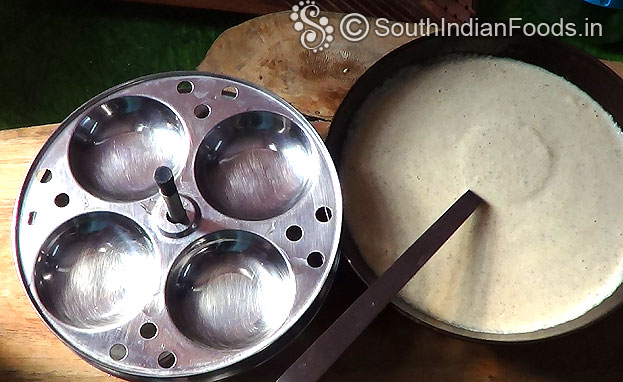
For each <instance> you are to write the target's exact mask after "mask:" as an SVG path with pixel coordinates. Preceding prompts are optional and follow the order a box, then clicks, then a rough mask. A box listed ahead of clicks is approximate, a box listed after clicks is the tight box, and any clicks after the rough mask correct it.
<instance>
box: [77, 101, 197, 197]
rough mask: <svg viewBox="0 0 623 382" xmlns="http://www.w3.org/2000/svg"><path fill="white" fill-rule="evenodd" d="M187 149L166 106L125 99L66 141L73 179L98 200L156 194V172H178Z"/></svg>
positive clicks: (94, 114) (90, 117)
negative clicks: (167, 169)
mask: <svg viewBox="0 0 623 382" xmlns="http://www.w3.org/2000/svg"><path fill="white" fill-rule="evenodd" d="M172 147H175V150H172V149H171V148H172ZM188 149H189V144H188V138H187V137H186V134H185V132H184V128H183V126H182V122H181V121H180V119H179V118H178V117H177V115H175V113H174V112H173V111H172V110H171V109H170V108H169V107H168V106H166V105H165V104H163V103H161V102H158V101H156V100H153V99H151V98H147V97H143V96H123V97H119V98H113V99H111V100H109V101H107V102H103V103H101V104H100V105H99V106H97V107H95V108H93V109H91V110H90V111H89V112H88V113H87V114H86V115H85V116H84V118H82V119H81V120H80V122H79V123H78V126H77V127H76V130H75V132H74V134H73V136H72V138H71V141H70V143H69V165H70V167H71V170H72V172H73V173H74V176H75V177H76V180H77V181H78V182H79V183H80V184H81V185H82V186H83V187H84V188H85V189H86V190H87V191H89V192H91V193H92V194H94V195H96V196H98V197H100V198H102V199H106V200H118V201H128V200H140V199H144V198H146V197H148V196H151V195H153V194H155V193H156V192H157V190H158V189H157V187H156V184H155V183H154V171H155V170H156V168H157V167H158V166H169V167H171V168H172V169H174V171H175V172H179V170H180V168H181V167H182V166H183V164H184V161H185V159H186V157H187V156H188Z"/></svg>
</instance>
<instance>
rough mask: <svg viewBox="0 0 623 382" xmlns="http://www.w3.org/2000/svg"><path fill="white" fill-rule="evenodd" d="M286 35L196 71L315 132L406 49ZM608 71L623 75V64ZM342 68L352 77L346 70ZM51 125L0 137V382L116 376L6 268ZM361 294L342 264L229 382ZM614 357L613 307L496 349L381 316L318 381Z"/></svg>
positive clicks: (605, 376)
mask: <svg viewBox="0 0 623 382" xmlns="http://www.w3.org/2000/svg"><path fill="white" fill-rule="evenodd" d="M286 16H287V15H286ZM284 23H286V24H285V25H286V26H284ZM288 28H291V24H290V23H289V20H284V16H283V15H282V14H277V15H272V16H265V17H262V18H260V19H256V20H252V21H250V22H248V23H246V24H243V25H241V26H238V27H235V28H233V29H231V30H229V31H228V32H226V33H225V34H223V35H222V36H221V37H220V38H219V40H217V43H215V46H214V47H213V49H211V50H210V52H209V53H208V55H207V57H206V61H204V62H203V63H202V64H201V66H200V67H201V68H202V69H206V70H210V71H216V72H222V73H225V74H229V75H233V76H238V77H242V78H246V79H248V80H249V81H252V82H255V83H260V84H261V85H264V86H266V87H268V88H269V89H272V90H273V91H275V92H277V93H279V94H280V95H281V96H283V97H284V98H285V99H286V100H289V101H290V102H292V103H293V104H294V105H295V106H297V107H299V108H300V109H301V110H303V111H305V113H306V114H308V115H312V116H319V119H318V121H317V123H316V126H317V127H318V128H319V129H320V130H321V132H322V133H326V131H327V130H326V129H327V127H328V124H329V122H330V120H331V118H332V117H333V113H334V112H335V109H336V107H337V105H338V104H339V101H340V100H341V98H342V97H343V95H344V94H345V92H346V91H347V90H348V88H349V87H350V86H351V85H352V83H353V82H354V81H355V79H356V78H357V76H358V75H360V74H361V73H362V72H363V71H364V70H365V69H366V68H367V67H369V66H370V65H371V64H372V63H373V62H374V61H375V60H376V59H378V58H379V57H381V56H382V55H383V54H385V53H386V52H388V51H389V50H391V49H392V48H393V47H395V46H397V45H398V44H399V43H401V42H403V41H393V42H392V41H391V40H385V43H381V42H374V41H373V42H372V43H370V44H369V45H365V44H364V45H361V46H359V47H348V46H346V45H344V47H343V48H344V50H345V52H346V53H345V54H341V55H331V54H329V55H325V56H311V55H309V54H307V53H301V50H302V49H301V48H300V47H298V50H296V49H297V47H296V46H295V45H292V44H289V43H288V41H289V40H290V36H289V35H284V34H285V33H290V32H288V30H289V29H288ZM249 39H253V41H249ZM279 41H281V43H280V42H279ZM293 53H298V54H293ZM611 65H612V66H613V68H614V69H615V70H616V71H617V72H618V73H619V74H623V64H621V63H614V64H612V63H611ZM347 67H348V68H351V69H352V70H351V71H349V72H348V73H343V69H344V68H347ZM340 72H342V74H343V75H340ZM260 75H261V76H262V78H260ZM55 127H56V125H46V126H39V127H32V128H22V129H15V130H6V131H1V132H0V175H1V176H0V381H52V382H55V381H59V382H60V381H72V380H76V381H77V380H86V381H113V380H116V379H115V378H112V377H109V376H107V375H106V374H104V373H102V372H100V371H98V370H97V369H95V368H93V367H91V366H90V365H88V364H87V363H86V362H84V361H82V360H80V359H79V358H78V356H76V355H75V354H74V353H73V352H72V351H70V350H69V349H68V348H67V347H65V346H64V345H63V344H62V343H61V342H60V341H59V340H58V339H56V338H55V336H54V335H53V334H52V333H51V332H50V331H48V330H47V329H46V327H45V326H44V324H43V322H42V321H41V320H40V319H39V318H38V317H37V315H36V313H35V311H34V310H33V308H32V307H31V306H30V304H29V302H28V299H27V297H26V295H25V294H24V292H23V290H22V287H21V284H20V282H19V280H18V277H17V273H16V271H15V267H14V265H13V255H12V249H11V218H12V210H13V204H14V200H15V197H16V196H17V195H18V192H19V188H20V186H21V184H22V181H23V178H24V176H25V174H26V171H27V169H28V167H29V166H30V163H31V161H32V159H33V158H34V156H35V155H36V153H37V152H38V150H39V148H40V147H41V145H42V144H43V143H44V142H45V140H46V139H47V138H48V137H49V135H50V134H51V132H52V131H53V130H54V128H55ZM362 288H363V287H362V285H361V283H360V282H359V281H358V279H357V278H356V277H355V276H354V274H353V273H352V272H351V271H350V270H349V269H348V267H347V266H346V264H345V262H343V264H342V265H341V268H340V271H339V276H338V278H337V279H336V281H335V285H334V287H333V288H332V291H331V294H330V295H329V298H328V301H329V303H328V304H326V305H325V307H323V309H322V311H321V312H320V313H319V315H318V317H317V319H316V320H315V321H314V323H313V324H312V326H311V327H310V331H309V332H307V333H306V334H305V335H304V336H302V338H300V339H299V340H297V341H296V342H295V343H294V344H293V345H291V346H290V347H289V348H288V350H287V351H286V352H285V353H286V355H285V357H282V358H279V359H277V358H275V359H273V360H271V361H269V362H267V363H266V364H264V365H263V366H262V367H260V368H258V369H257V370H254V371H252V372H250V373H246V374H243V375H241V376H239V377H235V378H233V379H231V381H239V382H247V381H248V382H261V381H267V382H268V381H274V380H275V379H276V377H277V376H278V375H279V374H280V373H281V372H282V371H283V370H285V368H286V366H287V365H288V363H289V362H292V361H293V360H294V359H295V358H296V356H297V355H298V354H300V353H301V352H302V351H303V349H304V348H305V346H307V345H309V344H310V343H311V342H312V341H313V339H314V338H315V336H317V335H318V334H319V333H320V332H321V331H322V330H323V329H324V328H326V327H327V326H328V325H329V324H330V323H331V321H332V320H333V319H335V318H336V317H337V315H338V314H339V313H340V312H341V311H343V310H344V308H345V307H346V306H347V305H348V304H349V303H350V302H351V301H352V300H353V299H354V298H355V296H356V295H357V294H358V293H360V292H361V291H362ZM620 354H623V311H621V310H618V311H617V312H615V313H614V314H611V315H610V316H608V317H607V318H605V319H603V320H602V321H600V322H599V323H597V324H595V325H594V326H592V327H591V328H589V329H587V330H583V331H581V332H579V333H576V334H573V335H570V336H567V337H564V338H560V339H556V340H552V341H548V342H544V343H539V344H526V345H514V346H504V345H487V344H478V343H472V342H467V341H463V340H458V339H454V338H452V337H450V336H447V335H445V334H441V333H438V332H435V331H433V330H430V329H427V328H424V327H422V326H419V325H416V324H414V323H413V322H411V321H410V320H409V319H407V318H405V317H403V316H401V315H400V314H398V313H397V312H396V311H394V310H392V309H388V310H386V311H385V312H384V313H383V314H382V315H381V316H380V317H379V318H378V319H377V320H376V321H375V322H374V324H373V325H372V326H371V327H370V328H369V329H368V330H367V331H366V332H365V333H364V334H363V335H362V336H361V337H360V338H359V339H358V340H357V342H356V343H355V344H354V345H353V346H351V348H349V349H348V351H347V352H346V353H345V354H344V356H343V357H342V358H341V359H340V360H339V361H338V363H337V364H336V365H335V366H334V367H333V368H331V369H330V371H329V372H328V373H327V375H326V376H325V377H324V378H323V381H326V382H331V381H335V382H350V381H352V382H355V381H357V382H367V381H369V382H378V381H399V382H402V381H412V380H419V381H430V382H436V381H535V382H539V381H565V382H566V381H593V380H594V381H600V382H602V381H620V380H623V363H622V362H620Z"/></svg>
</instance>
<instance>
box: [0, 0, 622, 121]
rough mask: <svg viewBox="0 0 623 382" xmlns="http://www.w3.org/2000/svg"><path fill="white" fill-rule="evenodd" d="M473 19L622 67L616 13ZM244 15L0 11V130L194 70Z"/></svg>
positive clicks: (483, 7) (483, 0)
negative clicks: (568, 29)
mask: <svg viewBox="0 0 623 382" xmlns="http://www.w3.org/2000/svg"><path fill="white" fill-rule="evenodd" d="M478 9H479V18H480V19H481V20H491V21H493V20H504V19H507V18H508V17H524V20H526V21H532V22H541V21H547V22H555V21H557V20H558V19H559V18H560V17H565V19H566V20H567V21H575V22H577V23H582V22H583V20H584V18H585V17H589V19H590V20H591V21H596V22H601V23H603V24H604V28H605V32H606V33H605V36H604V37H603V38H601V39H595V38H593V39H586V38H583V39H579V38H576V39H573V40H572V41H571V42H572V43H574V44H576V45H579V46H581V47H582V48H584V49H586V50H587V51H589V52H590V53H593V54H595V55H597V56H599V57H601V58H608V59H616V60H622V61H623V12H622V11H612V10H606V9H602V8H599V7H595V6H591V5H588V4H585V3H583V2H582V1H581V0H538V1H537V0H521V1H520V0H504V1H502V0H480V2H479V8H478ZM250 17H251V16H247V15H239V14H232V13H223V12H216V11H204V10H196V9H184V8H175V7H166V6H156V5H146V4H135V3H129V2H104V1H95V2H94V1H88V0H82V1H46V2H43V1H41V2H40V1H32V0H22V1H20V0H8V1H3V2H2V3H0V26H1V27H2V33H3V35H2V37H0V57H1V59H2V62H1V64H0V69H1V70H0V129H5V128H10V127H18V126H27V125H36V124H44V123H52V122H59V121H61V120H62V119H63V118H64V117H65V116H67V115H68V114H69V113H70V112H71V111H72V110H74V109H76V108H77V107H78V106H80V105H81V104H82V103H84V102H85V101H87V100H88V99H90V98H91V97H93V96H94V95H96V94H98V93H100V92H102V91H104V90H106V89H108V88H110V87H112V86H114V85H117V84H119V83H122V82H125V81H127V80H130V79H133V78H136V77H139V76H142V75H146V74H151V73H157V72H163V71H170V70H186V69H194V68H195V67H196V66H197V65H198V64H199V62H201V60H202V59H203V57H204V55H205V53H206V51H207V50H208V48H209V47H210V45H211V44H212V42H213V41H214V40H215V39H216V37H218V35H219V34H220V33H222V32H223V31H224V30H225V29H227V28H229V27H231V26H234V25H236V24H239V23H241V22H243V21H245V20H247V19H249V18H250Z"/></svg>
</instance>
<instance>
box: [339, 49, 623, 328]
mask: <svg viewBox="0 0 623 382" xmlns="http://www.w3.org/2000/svg"><path fill="white" fill-rule="evenodd" d="M354 124H355V125H354V126H353V128H354V129H353V130H352V135H351V136H350V137H349V142H348V146H347V152H346V154H347V155H346V156H345V160H344V162H343V163H342V172H341V174H342V181H343V187H344V193H345V210H346V218H347V221H348V224H349V227H350V229H351V232H352V234H353V236H354V239H355V241H356V242H357V244H358V246H359V248H360V250H361V252H362V255H363V256H364V257H365V259H366V260H367V261H368V263H369V264H370V265H371V267H372V268H373V269H374V270H375V271H376V272H377V273H382V272H383V271H384V270H385V269H387V268H388V267H389V266H390V265H391V264H392V263H393V262H394V261H395V260H396V259H397V258H398V256H399V255H400V254H401V253H402V252H404V250H406V249H407V247H408V246H409V245H410V244H411V243H412V242H413V241H414V240H415V239H416V238H417V237H418V236H419V235H421V234H422V233H423V232H424V231H425V230H426V228H428V226H429V225H430V224H432V223H433V222H434V221H435V220H436V219H437V218H438V217H439V216H440V215H441V214H442V213H443V212H444V211H445V210H446V209H447V208H448V207H449V206H450V205H451V204H452V203H453V202H454V201H455V200H456V199H457V198H458V197H459V196H460V195H461V194H462V193H463V192H465V191H466V190H467V189H472V190H473V191H475V192H476V193H478V194H479V195H480V196H481V197H482V198H483V199H484V200H485V201H486V202H487V206H484V207H480V208H479V210H477V211H476V213H475V214H474V215H472V216H471V217H470V218H469V220H468V221H467V222H466V223H465V224H464V225H463V226H462V227H461V228H460V229H459V231H457V233H456V234H455V235H454V236H453V237H452V238H451V239H450V240H449V241H448V242H447V243H446V244H445V245H444V246H443V247H442V249H441V250H440V251H439V252H438V253H437V254H436V255H435V256H434V257H433V258H432V259H431V260H430V261H429V263H428V264H426V266H425V267H424V268H423V269H422V270H421V271H420V272H419V273H418V274H417V276H415V277H414V278H413V280H411V282H410V283H409V284H408V285H407V286H406V287H405V289H403V291H402V292H401V293H402V297H403V298H404V299H405V300H406V301H408V302H409V303H410V304H412V305H413V306H415V307H416V308H417V309H419V310H421V311H423V312H425V313H426V314H428V315H430V316H432V317H434V318H437V319H439V320H442V321H444V322H447V323H451V324H454V325H456V326H460V327H463V328H467V329H471V330H476V331H482V332H490V333H525V332H531V331H535V330H538V329H543V328H548V327H551V326H555V325H557V324H560V323H564V322H567V321H569V320H572V319H574V318H577V317H579V316H581V315H582V314H583V313H585V312H586V311H588V310H589V309H591V308H592V307H594V306H595V305H597V304H599V303H600V302H601V301H603V300H604V299H605V298H606V297H608V296H609V295H611V294H612V293H613V292H614V290H615V289H616V288H617V287H618V286H619V284H620V283H621V281H622V278H623V155H622V149H623V140H622V138H621V133H620V129H619V128H618V127H617V126H616V124H615V123H614V121H613V120H612V118H611V117H610V116H609V115H608V114H607V113H606V111H605V110H603V108H601V106H600V105H598V104H597V103H596V102H595V101H594V100H593V99H592V98H590V97H589V96H588V95H587V94H586V93H584V92H583V91H581V90H580V89H578V88H577V87H575V86H574V85H572V84H570V83H569V82H567V81H566V80H564V79H563V78H561V77H558V76H556V75H554V74H552V73H549V72H547V71H545V70H542V69H540V68H538V67H536V66H532V65H529V64H525V63H521V62H517V61H513V60H508V59H501V58H492V57H451V58H448V59H446V60H444V61H442V62H439V63H436V64H434V65H429V66H425V67H419V68H412V69H409V70H407V71H405V72H402V73H400V74H398V75H397V78H396V79H394V80H390V81H389V82H387V83H386V84H385V85H384V86H383V87H382V88H381V89H379V90H378V91H377V92H376V93H374V94H372V95H371V96H370V97H369V99H368V101H367V102H366V104H365V105H364V107H363V108H362V112H360V113H359V115H357V116H356V118H355V122H354Z"/></svg>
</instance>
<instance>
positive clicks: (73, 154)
mask: <svg viewBox="0 0 623 382" xmlns="http://www.w3.org/2000/svg"><path fill="white" fill-rule="evenodd" d="M224 89H227V91H223V90H224ZM232 89H235V91H234V90H232ZM158 166H169V167H170V168H171V169H172V170H173V173H174V175H175V183H176V185H177V188H178V189H179V193H180V196H181V201H182V204H183V206H184V208H185V209H186V213H187V215H188V217H189V220H190V223H189V224H187V225H184V224H176V223H172V222H170V221H169V220H168V219H167V211H166V206H165V203H164V201H163V199H162V196H161V195H160V194H159V192H158V188H157V186H156V183H155V181H154V170H155V169H156V168H157V167H158ZM318 211H321V212H322V213H318ZM14 219H15V220H14V246H15V253H16V262H17V266H18V270H19V273H20V276H21V278H22V281H23V283H24V287H25V289H26V292H27V293H28V295H29V297H30V299H31V301H32V303H33V305H34V307H35V308H36V309H37V311H38V313H39V314H40V316H41V318H42V319H43V320H44V321H45V322H46V324H47V325H48V326H49V327H50V329H51V330H53V331H54V332H55V333H56V334H57V335H58V336H59V338H60V339H62V340H63V341H64V342H65V343H66V344H67V345H68V346H69V347H71V348H72V349H73V350H75V351H76V352H77V353H78V354H80V355H81V356H82V357H84V358H85V359H86V360H87V361H89V362H91V363H92V364H94V365H95V366H97V367H99V368H101V369H103V370H105V371H107V372H109V373H112V374H115V375H118V376H121V377H125V378H131V379H141V378H150V377H151V378H184V377H190V376H196V375H201V376H202V377H204V378H207V379H209V380H210V379H218V378H221V377H223V376H226V375H229V374H231V373H233V372H236V371H239V370H241V369H244V368H248V367H251V366H253V365H255V364H257V363H259V362H262V361H263V360H265V359H266V358H268V357H270V356H271V355H272V354H274V353H275V352H276V351H278V350H279V348H280V347H281V346H283V345H284V344H285V343H286V342H287V339H289V338H292V337H293V336H294V335H296V334H297V330H299V329H300V327H302V326H304V324H305V323H306V322H307V321H308V320H310V319H311V317H312V316H313V312H314V309H312V307H315V306H317V305H318V304H319V303H320V301H321V299H322V297H323V295H324V293H325V292H326V290H327V288H328V285H329V281H330V280H331V276H332V274H333V272H334V270H335V264H336V256H337V255H336V253H337V246H338V241H339V232H340V229H341V221H342V201H341V194H340V188H339V183H338V179H337V175H336V172H335V169H334V167H333V164H332V161H331V159H330V157H329V155H328V153H327V151H326V149H325V147H324V144H323V143H322V141H321V140H320V138H319V136H318V135H317V134H316V132H315V131H314V130H313V128H312V127H311V125H310V124H309V123H308V122H307V121H306V120H305V119H304V118H303V116H301V115H300V114H299V113H298V112H296V110H294V109H293V108H292V107H291V106H289V105H288V104H287V103H285V102H284V101H283V100H281V99H279V98H277V97H276V96H273V95H271V94H269V93H267V92H266V91H263V90H261V89H258V88H256V87H254V86H252V85H250V84H246V83H243V82H240V81H237V80H234V79H231V78H226V77H220V76H216V75H208V74H199V73H169V74H164V75H157V76H150V77H146V78H142V79H138V80H136V81H133V82H130V83H127V84H124V85H121V86H119V87H117V88H114V89H111V90H110V91H108V92H106V93H104V94H102V95H100V96H98V97H96V98H94V99H93V100H91V101H89V102H88V103H86V104H85V105H83V106H82V107H80V108H79V109H78V110H76V111H75V112H74V113H73V114H72V115H70V116H69V117H68V118H67V119H66V120H65V121H64V122H63V123H62V124H61V126H60V127H59V129H58V130H57V131H56V132H55V133H54V134H53V135H52V137H51V138H50V139H49V141H48V142H47V143H46V144H45V145H44V147H43V148H42V150H41V151H40V153H39V155H38V156H37V158H36V159H35V161H34V162H33V165H32V167H31V169H30V171H29V173H28V175H27V178H26V181H25V183H24V186H23V188H22V191H21V194H20V197H19V199H18V202H17V204H16V208H15V215H14ZM286 232H287V233H286ZM292 232H294V233H296V234H292ZM318 253H320V254H321V256H318ZM310 254H313V255H312V256H313V258H314V260H315V261H309V260H308V256H309V255H310ZM318 259H321V260H320V261H319V260H318Z"/></svg>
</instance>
